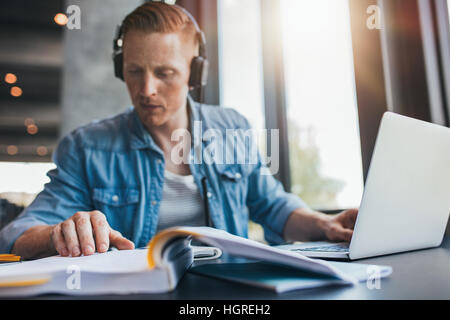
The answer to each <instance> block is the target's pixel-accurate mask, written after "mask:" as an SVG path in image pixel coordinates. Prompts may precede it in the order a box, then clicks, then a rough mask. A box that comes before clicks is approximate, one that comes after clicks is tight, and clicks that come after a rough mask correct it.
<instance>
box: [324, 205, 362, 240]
mask: <svg viewBox="0 0 450 320" xmlns="http://www.w3.org/2000/svg"><path fill="white" fill-rule="evenodd" d="M357 215H358V209H349V210H345V211H342V212H341V213H339V214H338V215H335V216H334V217H332V218H331V219H330V220H329V222H328V223H327V224H325V236H326V237H327V239H328V240H329V241H333V242H339V241H344V242H350V240H351V239H352V236H353V228H354V227H355V222H356V217H357Z"/></svg>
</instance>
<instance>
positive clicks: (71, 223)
mask: <svg viewBox="0 0 450 320" xmlns="http://www.w3.org/2000/svg"><path fill="white" fill-rule="evenodd" d="M50 238H51V242H52V244H53V246H54V248H55V249H56V251H57V252H58V253H59V254H60V255H61V256H64V257H66V256H72V257H78V256H80V255H81V254H84V255H85V256H88V255H91V254H93V253H94V252H96V251H97V252H100V253H103V252H106V251H108V249H109V246H114V247H116V248H117V249H119V250H130V249H134V244H133V242H131V241H130V240H128V239H126V238H124V237H123V236H122V235H121V234H120V232H118V231H116V230H113V229H111V227H110V226H109V224H108V222H107V221H106V217H105V215H104V214H103V213H101V212H100V211H91V212H81V211H80V212H77V213H76V214H74V215H73V216H72V217H70V218H69V219H67V220H66V221H63V222H61V223H59V224H57V225H55V226H53V227H52V229H51V232H50Z"/></svg>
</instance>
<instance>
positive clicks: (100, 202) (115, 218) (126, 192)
mask: <svg viewBox="0 0 450 320" xmlns="http://www.w3.org/2000/svg"><path fill="white" fill-rule="evenodd" d="M139 195H140V194H139V189H137V188H94V194H93V202H94V206H95V210H99V211H101V212H102V213H103V214H104V215H105V216H106V220H107V221H108V223H109V225H110V226H111V228H112V229H114V230H117V231H119V232H121V233H122V235H123V236H124V237H126V238H128V239H131V238H132V236H133V226H134V221H135V217H136V215H138V214H139V209H138V204H139V199H140V197H139Z"/></svg>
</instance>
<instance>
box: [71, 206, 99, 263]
mask: <svg viewBox="0 0 450 320" xmlns="http://www.w3.org/2000/svg"><path fill="white" fill-rule="evenodd" d="M73 220H74V222H75V228H76V231H77V234H78V240H79V242H80V247H81V248H80V249H81V252H82V253H83V254H84V255H85V256H89V255H91V254H93V253H94V252H95V244H94V236H93V234H92V226H91V219H90V216H89V213H86V212H78V213H76V214H75V215H74V217H73Z"/></svg>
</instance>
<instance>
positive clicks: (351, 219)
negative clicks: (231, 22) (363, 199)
mask: <svg viewBox="0 0 450 320" xmlns="http://www.w3.org/2000/svg"><path fill="white" fill-rule="evenodd" d="M357 216H358V209H349V210H346V211H345V218H346V219H345V224H344V227H346V228H352V229H353V227H354V226H355V223H356V217H357Z"/></svg>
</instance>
